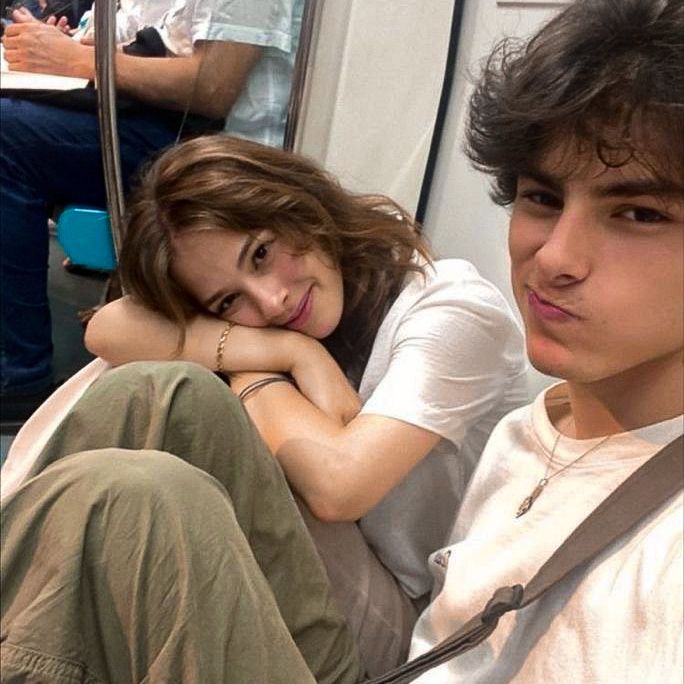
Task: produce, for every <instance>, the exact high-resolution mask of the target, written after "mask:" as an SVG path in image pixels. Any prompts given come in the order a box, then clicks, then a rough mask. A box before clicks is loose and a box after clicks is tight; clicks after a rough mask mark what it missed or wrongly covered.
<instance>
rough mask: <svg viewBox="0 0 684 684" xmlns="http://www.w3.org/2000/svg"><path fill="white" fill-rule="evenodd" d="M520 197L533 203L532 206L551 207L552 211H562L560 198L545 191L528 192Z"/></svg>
mask: <svg viewBox="0 0 684 684" xmlns="http://www.w3.org/2000/svg"><path fill="white" fill-rule="evenodd" d="M520 196H521V197H522V198H523V199H525V200H527V201H528V202H532V204H538V205H539V206H542V207H550V208H551V209H560V208H561V207H562V205H563V203H562V202H561V200H560V199H559V198H558V197H556V196H555V195H552V194H551V193H550V192H545V191H544V190H527V191H525V192H522V193H520Z"/></svg>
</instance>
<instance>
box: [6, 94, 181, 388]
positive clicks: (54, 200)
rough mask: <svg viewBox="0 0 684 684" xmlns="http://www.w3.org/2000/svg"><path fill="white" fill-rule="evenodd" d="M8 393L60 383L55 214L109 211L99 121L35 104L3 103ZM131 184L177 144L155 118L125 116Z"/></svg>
mask: <svg viewBox="0 0 684 684" xmlns="http://www.w3.org/2000/svg"><path fill="white" fill-rule="evenodd" d="M0 106H1V110H0V123H1V125H0V209H1V211H0V283H1V284H2V286H1V287H0V391H1V392H2V394H3V395H5V396H11V395H20V394H28V393H31V392H37V391H40V390H42V389H44V388H46V387H48V386H49V385H50V383H51V382H52V340H51V331H50V310H49V307H48V297H47V266H48V246H49V239H48V231H47V218H48V212H49V211H50V208H51V207H52V206H53V205H61V204H68V203H76V204H89V205H94V206H105V205H106V197H105V188H104V178H103V173H102V160H101V154H100V140H99V127H98V123H97V116H96V115H95V114H94V113H91V112H82V111H72V110H66V109H62V108H59V107H53V106H49V105H45V104H42V103H36V102H31V101H28V100H19V99H10V98H2V99H1V100H0ZM118 128H119V137H120V149H121V166H122V173H123V177H124V182H125V184H126V185H127V184H128V182H129V181H130V179H131V177H132V176H133V174H134V172H135V170H136V169H137V167H138V166H139V164H140V163H141V162H142V161H143V160H144V159H145V158H146V157H148V156H149V155H150V154H151V153H152V152H154V151H156V150H159V149H160V148H163V147H165V146H167V145H168V144H170V143H172V142H173V141H174V139H175V131H174V130H172V129H171V128H170V127H168V126H167V125H166V124H164V123H161V122H159V121H156V120H155V119H154V118H153V117H152V116H145V115H120V116H119V127H118Z"/></svg>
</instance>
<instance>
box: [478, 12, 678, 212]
mask: <svg viewBox="0 0 684 684" xmlns="http://www.w3.org/2000/svg"><path fill="white" fill-rule="evenodd" d="M562 141H568V142H574V143H577V144H578V145H579V149H580V150H582V149H587V147H586V146H587V144H588V145H589V149H593V150H595V151H596V153H597V154H598V157H599V159H601V160H602V161H603V162H604V163H606V164H607V165H608V166H620V165H622V164H624V163H626V162H628V161H629V160H630V159H637V160H638V161H639V162H640V163H643V164H645V165H647V166H648V167H649V169H650V170H651V171H652V172H653V173H654V174H655V175H656V177H658V176H660V177H661V179H664V180H670V181H671V180H672V179H675V178H677V179H681V178H682V176H683V175H684V165H683V164H682V150H684V2H683V1H682V0H575V2H573V3H572V4H571V5H570V6H569V7H568V8H567V9H565V10H564V11H563V12H561V13H560V14H558V15H557V16H556V17H554V19H552V20H551V21H550V22H549V23H548V24H546V25H545V26H544V27H543V28H542V29H541V30H540V31H539V33H537V34H536V35H535V36H534V37H533V38H532V40H530V41H529V42H525V41H520V40H513V39H506V40H504V41H502V42H501V43H500V44H499V45H498V46H497V47H496V48H495V49H494V51H493V52H492V54H491V55H490V57H489V59H488V61H487V63H486V64H485V66H484V70H483V74H482V76H481V78H480V80H479V82H478V83H477V86H476V89H475V91H474V93H473V96H472V98H471V101H470V109H469V121H468V125H467V127H466V147H465V150H466V154H468V156H469V157H470V159H471V160H472V161H473V163H474V165H475V166H476V168H479V169H480V170H482V171H485V172H486V173H489V174H492V176H493V187H492V198H493V199H494V201H495V202H497V203H499V204H502V205H507V204H510V203H511V202H513V200H514V199H515V195H516V189H517V180H518V176H519V174H520V173H524V172H525V171H527V170H529V169H530V168H531V167H534V165H535V164H536V163H538V161H539V158H540V155H541V154H543V153H544V152H545V151H546V150H547V149H548V148H549V146H551V145H554V144H557V143H558V142H562Z"/></svg>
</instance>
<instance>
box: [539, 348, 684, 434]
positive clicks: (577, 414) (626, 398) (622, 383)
mask: <svg viewBox="0 0 684 684" xmlns="http://www.w3.org/2000/svg"><path fill="white" fill-rule="evenodd" d="M683 381H684V373H683V369H682V366H681V360H680V359H677V360H676V362H675V363H673V364H666V365H654V367H652V368H646V367H639V368H633V369H630V370H629V371H627V372H625V373H621V374H620V375H617V376H613V377H611V378H607V379H603V380H601V381H600V382H595V383H579V382H574V381H568V382H567V393H568V398H569V400H570V410H569V411H567V412H564V413H560V414H559V415H558V416H557V418H556V419H555V420H553V418H552V420H553V422H554V424H555V426H556V428H557V429H558V430H559V431H560V432H561V433H563V434H565V435H567V436H569V437H573V438H575V439H591V438H594V437H601V436H604V435H612V434H617V433H620V432H627V431H630V430H637V429H639V428H641V427H644V426H646V425H652V424H654V423H659V422H661V421H663V420H667V419H668V418H674V417H676V416H678V415H680V414H681V413H682V403H683V397H684V382H683Z"/></svg>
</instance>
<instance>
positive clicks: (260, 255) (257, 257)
mask: <svg viewBox="0 0 684 684" xmlns="http://www.w3.org/2000/svg"><path fill="white" fill-rule="evenodd" d="M268 250H269V244H268V243H266V242H263V243H262V244H260V245H259V246H258V247H257V248H256V249H255V250H254V252H253V254H252V261H253V262H254V265H255V266H258V265H259V264H260V263H261V262H262V261H263V260H264V259H265V258H266V257H267V256H268Z"/></svg>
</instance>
